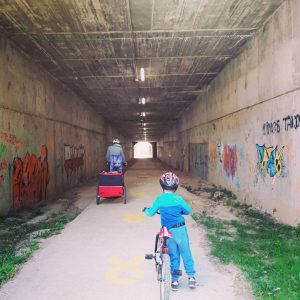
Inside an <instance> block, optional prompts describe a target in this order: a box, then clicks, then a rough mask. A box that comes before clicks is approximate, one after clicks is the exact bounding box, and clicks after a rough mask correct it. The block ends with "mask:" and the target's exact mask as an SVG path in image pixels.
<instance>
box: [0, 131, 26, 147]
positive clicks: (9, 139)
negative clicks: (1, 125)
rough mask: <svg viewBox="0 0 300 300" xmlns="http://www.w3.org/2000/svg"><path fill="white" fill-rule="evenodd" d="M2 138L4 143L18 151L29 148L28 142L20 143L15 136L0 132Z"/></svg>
mask: <svg viewBox="0 0 300 300" xmlns="http://www.w3.org/2000/svg"><path fill="white" fill-rule="evenodd" d="M0 138H1V139H2V141H3V143H5V144H10V145H12V146H13V147H15V149H16V150H18V149H20V148H22V147H26V146H28V142H27V141H23V142H22V141H20V140H19V139H17V137H16V136H15V135H14V134H11V133H8V132H3V131H0Z"/></svg>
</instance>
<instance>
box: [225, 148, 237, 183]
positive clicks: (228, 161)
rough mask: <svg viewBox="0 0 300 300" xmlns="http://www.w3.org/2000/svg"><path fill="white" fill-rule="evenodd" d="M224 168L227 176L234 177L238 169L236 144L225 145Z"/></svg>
mask: <svg viewBox="0 0 300 300" xmlns="http://www.w3.org/2000/svg"><path fill="white" fill-rule="evenodd" d="M224 169H225V172H226V174H227V176H231V177H232V178H233V177H234V175H235V172H236V170H237V154H236V146H233V147H230V146H225V147H224Z"/></svg>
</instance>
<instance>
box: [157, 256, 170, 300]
mask: <svg viewBox="0 0 300 300" xmlns="http://www.w3.org/2000/svg"><path fill="white" fill-rule="evenodd" d="M161 259H162V266H161V280H160V300H169V298H170V281H171V265H170V256H169V254H162V256H161Z"/></svg>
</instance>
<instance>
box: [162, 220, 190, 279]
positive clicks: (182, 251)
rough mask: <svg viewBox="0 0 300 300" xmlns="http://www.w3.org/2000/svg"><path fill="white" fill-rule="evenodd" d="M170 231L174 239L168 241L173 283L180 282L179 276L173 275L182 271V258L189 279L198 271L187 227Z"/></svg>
mask: <svg viewBox="0 0 300 300" xmlns="http://www.w3.org/2000/svg"><path fill="white" fill-rule="evenodd" d="M169 231H170V232H171V233H172V235H173V238H169V239H168V240H167V244H168V247H169V256H170V260H171V273H172V281H178V279H179V275H176V274H173V272H174V270H179V269H180V257H181V258H182V261H183V264H184V269H185V272H186V274H187V275H188V277H192V276H194V275H195V273H196V271H195V268H194V260H193V256H192V252H191V249H190V242H189V236H188V232H187V229H186V226H181V227H177V228H171V229H169Z"/></svg>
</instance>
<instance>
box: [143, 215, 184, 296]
mask: <svg viewBox="0 0 300 300" xmlns="http://www.w3.org/2000/svg"><path fill="white" fill-rule="evenodd" d="M157 214H159V212H157ZM169 238H172V233H171V232H169V231H168V230H167V228H166V227H161V228H160V231H159V232H158V233H157V234H156V236H155V247H154V254H146V255H145V259H149V260H151V259H154V261H155V269H156V272H157V280H158V282H159V291H160V300H168V299H169V297H170V289H171V263H170V256H169V254H168V252H169V249H168V245H167V240H168V239H169ZM176 274H177V275H181V274H182V272H181V271H180V270H176Z"/></svg>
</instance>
